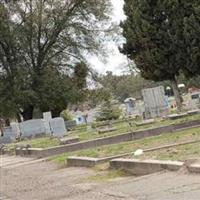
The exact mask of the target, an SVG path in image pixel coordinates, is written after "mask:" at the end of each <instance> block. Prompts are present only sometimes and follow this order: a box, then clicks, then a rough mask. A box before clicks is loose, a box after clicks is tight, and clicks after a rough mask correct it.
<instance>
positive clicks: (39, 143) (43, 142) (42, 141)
mask: <svg viewBox="0 0 200 200" xmlns="http://www.w3.org/2000/svg"><path fill="white" fill-rule="evenodd" d="M26 144H30V145H31V147H33V148H47V147H53V146H58V145H59V141H58V139H57V138H52V137H47V136H46V137H41V138H33V139H27V140H23V141H20V142H15V143H11V144H8V145H7V147H8V148H9V149H14V148H15V146H16V145H26Z"/></svg>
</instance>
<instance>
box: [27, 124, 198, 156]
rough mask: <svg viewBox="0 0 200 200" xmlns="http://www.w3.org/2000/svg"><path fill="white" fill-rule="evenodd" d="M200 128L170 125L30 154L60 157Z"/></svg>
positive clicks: (190, 125)
mask: <svg viewBox="0 0 200 200" xmlns="http://www.w3.org/2000/svg"><path fill="white" fill-rule="evenodd" d="M194 126H195V127H197V126H200V120H195V121H190V122H185V123H181V124H176V125H168V126H164V127H158V128H152V129H146V130H139V131H135V132H129V133H125V134H120V135H114V136H110V137H104V138H98V139H94V140H89V141H83V142H78V143H74V144H68V145H63V146H57V147H52V148H48V149H43V150H41V151H40V152H38V151H36V152H34V150H32V151H30V154H32V155H35V156H37V157H38V156H39V157H48V156H52V155H58V154H62V153H65V152H72V151H77V150H82V149H89V148H93V147H98V146H103V145H110V144H117V143H121V142H127V141H132V140H138V139H142V138H145V137H151V136H156V135H160V134H164V133H170V132H174V131H178V130H180V129H183V128H184V129H186V128H188V129H189V128H192V127H194Z"/></svg>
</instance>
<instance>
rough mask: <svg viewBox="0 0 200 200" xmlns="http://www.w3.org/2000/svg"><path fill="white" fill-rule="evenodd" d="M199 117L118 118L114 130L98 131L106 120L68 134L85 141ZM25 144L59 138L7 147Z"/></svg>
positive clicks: (48, 140)
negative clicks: (151, 120)
mask: <svg viewBox="0 0 200 200" xmlns="http://www.w3.org/2000/svg"><path fill="white" fill-rule="evenodd" d="M198 119H200V114H195V115H191V116H190V115H189V116H184V117H182V118H179V119H174V120H171V119H160V118H158V119H155V121H154V122H151V123H149V124H143V125H140V123H141V122H142V121H141V120H137V121H136V120H134V119H127V120H116V121H113V122H111V126H112V127H113V128H114V129H115V130H114V131H108V132H104V133H99V132H98V130H99V129H104V128H107V127H108V125H107V124H106V125H104V123H105V122H103V123H98V124H93V125H92V127H93V128H92V127H91V128H89V129H88V128H87V126H85V125H84V126H78V127H76V128H74V130H72V131H69V133H68V136H69V137H74V136H78V137H79V139H80V141H85V140H91V139H95V138H102V137H107V136H113V135H119V134H123V133H126V132H132V131H137V130H143V129H148V128H156V127H162V126H166V125H171V124H178V123H183V122H187V121H193V120H198ZM109 126H110V125H109ZM25 144H30V145H31V147H33V148H48V147H54V146H58V145H59V140H58V139H57V138H54V137H49V136H44V137H39V138H33V139H25V140H23V141H20V142H14V143H11V144H8V145H7V147H8V149H10V150H11V151H13V150H14V148H15V146H16V145H25Z"/></svg>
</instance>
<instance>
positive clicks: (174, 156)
mask: <svg viewBox="0 0 200 200" xmlns="http://www.w3.org/2000/svg"><path fill="white" fill-rule="evenodd" d="M141 158H142V159H146V158H147V159H158V160H178V161H185V160H188V159H200V143H196V144H187V145H184V146H179V147H173V148H169V149H165V150H159V151H156V152H148V153H145V154H144V155H143V156H142V157H141Z"/></svg>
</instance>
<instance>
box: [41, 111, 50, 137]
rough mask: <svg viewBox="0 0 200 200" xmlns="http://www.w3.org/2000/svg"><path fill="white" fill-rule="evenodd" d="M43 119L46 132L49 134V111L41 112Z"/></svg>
mask: <svg viewBox="0 0 200 200" xmlns="http://www.w3.org/2000/svg"><path fill="white" fill-rule="evenodd" d="M43 119H44V125H45V128H46V133H47V134H51V128H50V124H49V123H50V120H51V119H52V115H51V112H44V113H43Z"/></svg>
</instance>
